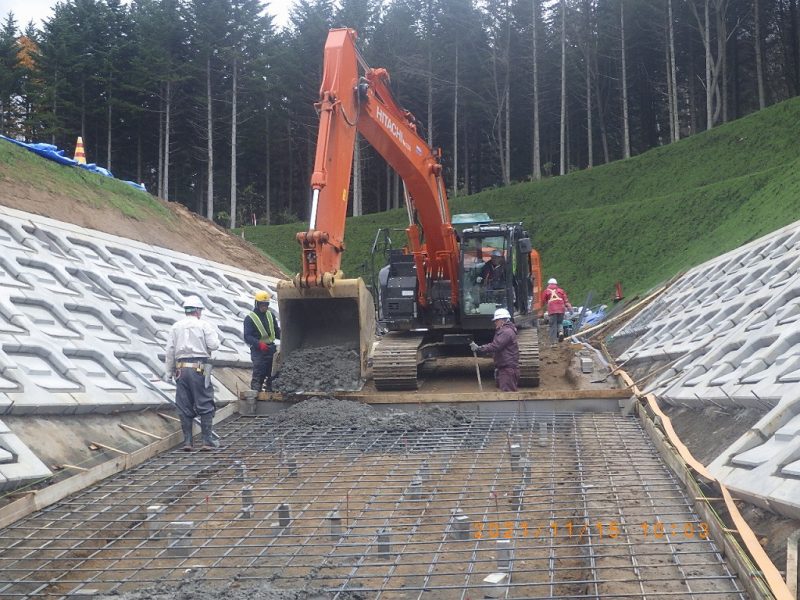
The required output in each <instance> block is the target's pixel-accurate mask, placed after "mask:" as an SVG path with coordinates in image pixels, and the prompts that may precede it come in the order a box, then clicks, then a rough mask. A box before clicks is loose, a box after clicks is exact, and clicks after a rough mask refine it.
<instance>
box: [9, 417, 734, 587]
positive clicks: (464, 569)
mask: <svg viewBox="0 0 800 600" xmlns="http://www.w3.org/2000/svg"><path fill="white" fill-rule="evenodd" d="M219 433H220V434H221V436H222V439H223V445H224V450H222V451H219V452H216V453H191V454H186V453H182V452H179V451H175V452H170V453H167V454H164V455H161V456H159V457H156V458H154V459H152V460H151V461H148V462H147V463H145V464H144V465H141V466H140V467H138V468H136V469H133V470H131V471H128V472H126V473H123V474H120V475H118V476H116V477H114V478H112V479H109V480H107V481H105V482H103V483H101V484H99V485H97V486H94V487H92V488H89V489H87V490H84V491H82V492H81V493H79V494H76V495H75V496H72V497H70V498H68V499H66V500H65V501H63V502H61V503H59V504H57V505H54V506H52V507H49V508H48V509H46V510H43V511H40V512H39V513H36V514H34V515H31V516H30V517H28V518H25V519H23V520H21V521H20V522H18V523H16V524H14V525H13V526H11V527H8V528H6V529H5V530H3V531H2V534H0V597H3V598H18V597H44V596H46V597H49V598H70V597H74V596H73V594H77V593H87V592H88V591H89V590H96V591H97V592H98V593H108V592H119V593H124V592H126V591H134V590H140V589H142V588H146V587H147V586H149V585H152V584H155V583H157V582H159V581H162V580H167V581H175V580H178V579H180V578H181V577H182V576H183V574H184V571H185V570H186V569H187V568H189V567H191V568H192V569H193V570H194V571H195V572H197V571H201V572H202V576H203V579H204V580H205V581H206V582H207V584H208V585H209V587H210V588H219V589H221V590H223V589H226V588H227V587H228V586H230V585H231V584H232V583H233V582H234V581H236V582H237V585H247V584H253V585H257V584H260V583H261V582H263V581H264V580H265V579H267V580H269V581H272V583H273V584H274V586H275V587H277V588H286V589H294V588H301V587H304V586H308V585H313V587H314V588H315V589H319V590H322V591H326V592H327V593H328V595H329V596H330V597H331V598H341V599H344V598H347V597H348V592H350V591H357V592H358V593H360V594H362V595H364V597H370V598H380V599H381V600H394V599H411V598H417V599H421V598H426V599H427V598H432V599H438V598H442V599H452V598H461V599H462V600H465V599H467V598H476V597H482V596H483V595H484V594H492V595H493V597H505V598H517V599H520V598H586V597H589V598H609V597H614V598H707V597H713V598H744V597H745V596H744V592H742V590H741V587H740V586H739V584H738V582H737V580H736V577H735V576H734V575H733V574H732V573H731V571H730V569H729V568H728V566H727V565H726V564H725V562H724V559H723V558H722V556H721V555H720V553H719V551H718V549H717V547H716V546H715V544H714V543H713V542H712V541H711V540H709V539H703V538H705V537H706V536H705V535H704V531H705V530H704V528H703V524H702V523H700V522H699V521H698V518H697V515H696V514H695V513H694V511H693V509H692V507H691V504H690V503H689V501H688V500H687V498H686V496H685V494H684V493H683V491H682V490H681V488H680V487H679V485H678V483H677V481H676V480H675V479H674V478H673V476H672V474H671V473H670V472H669V470H668V469H667V468H666V467H665V466H664V464H663V463H662V462H661V460H660V458H659V457H658V455H657V453H656V451H655V449H654V447H653V446H652V444H651V443H650V441H649V440H648V439H647V438H646V435H645V433H644V432H643V431H642V429H641V427H640V426H639V423H638V421H637V420H636V419H634V418H630V417H623V416H621V415H619V414H616V413H526V414H522V413H521V412H519V411H518V412H517V413H496V414H490V415H480V414H473V415H472V416H471V420H470V421H469V422H468V423H465V424H464V425H463V426H461V427H458V428H451V429H428V430H423V431H415V430H403V431H391V432H387V431H369V430H359V429H356V428H352V429H351V428H344V427H331V428H323V427H318V428H311V427H291V426H289V425H287V424H285V423H284V424H282V425H276V424H274V422H273V421H271V420H269V419H268V418H259V417H256V418H252V417H237V418H235V419H232V420H230V421H228V422H227V423H226V424H224V425H223V426H222V427H221V428H220V432H219ZM512 439H514V440H516V441H518V442H520V444H519V445H520V446H521V447H522V449H523V451H522V456H523V457H525V458H527V459H528V460H530V480H529V481H528V482H527V483H525V482H524V481H523V478H524V472H523V470H522V469H521V468H519V464H514V457H512V455H511V440H512ZM419 480H421V484H419ZM245 486H247V488H248V490H249V492H248V490H243V487H245ZM250 503H251V504H250ZM282 503H286V504H288V505H289V507H290V512H291V514H290V516H289V522H288V523H289V524H288V525H287V524H286V522H285V521H284V519H285V518H286V515H285V514H280V511H279V510H278V506H279V505H280V504H282ZM153 505H159V506H162V507H164V508H163V512H162V513H160V514H159V516H158V520H153V519H150V520H148V517H147V514H148V513H147V510H148V507H151V506H153ZM456 510H460V511H462V514H465V515H467V516H468V517H469V518H470V519H471V521H472V527H471V531H470V532H469V536H468V538H467V539H457V537H456V536H455V535H454V530H453V522H454V521H453V519H454V511H456ZM333 511H338V512H339V514H340V515H341V516H342V518H343V521H344V527H343V528H342V531H341V535H339V534H332V533H331V525H330V521H329V519H328V516H329V515H330V513H331V512H333ZM185 521H191V522H192V523H193V524H192V526H191V527H190V529H189V531H191V537H190V538H180V537H177V538H176V537H173V538H172V539H165V533H166V532H167V531H168V530H169V531H174V529H175V528H174V527H169V526H167V525H168V524H169V523H173V522H185ZM384 528H390V529H391V534H390V539H389V543H388V544H387V539H386V538H385V537H382V536H380V535H379V533H378V530H380V529H384ZM171 544H175V545H174V546H172V547H171ZM184 544H185V545H186V546H185V547H184V546H183V545H184ZM501 545H502V546H507V548H503V549H501V548H500V546H501ZM387 546H388V547H387ZM501 554H503V555H505V556H507V558H508V561H507V562H506V564H503V565H499V564H498V558H499V557H500V555H501ZM501 567H502V568H501ZM498 572H500V573H504V574H505V575H506V580H505V581H504V582H503V583H502V584H500V585H495V584H492V583H486V582H485V581H484V579H485V578H486V577H487V576H488V575H490V574H492V573H498Z"/></svg>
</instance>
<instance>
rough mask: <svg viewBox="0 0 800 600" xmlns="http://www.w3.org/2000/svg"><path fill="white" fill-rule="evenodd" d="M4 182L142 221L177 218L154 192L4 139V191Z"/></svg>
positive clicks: (0, 172) (0, 156)
mask: <svg viewBox="0 0 800 600" xmlns="http://www.w3.org/2000/svg"><path fill="white" fill-rule="evenodd" d="M4 183H14V184H16V185H19V186H24V187H25V188H27V189H29V190H39V191H42V192H45V193H50V194H55V195H58V196H67V197H70V198H73V199H75V200H78V201H80V202H82V203H85V204H86V205H87V206H89V207H93V208H113V209H116V210H118V211H119V212H121V213H122V214H124V215H125V216H127V217H130V218H132V219H136V220H138V221H144V220H147V219H150V218H157V219H160V220H168V221H169V220H172V219H174V215H173V214H172V213H171V212H170V210H169V208H167V206H166V205H165V204H164V203H163V202H161V201H160V200H158V199H157V198H155V197H153V196H151V195H150V194H147V193H145V192H142V191H140V190H137V189H135V188H133V187H131V186H129V185H127V184H125V183H122V182H121V181H119V180H116V179H113V178H111V177H103V176H102V175H98V174H96V173H90V172H89V171H85V170H83V169H78V168H75V167H68V166H65V165H60V164H58V163H55V162H53V161H50V160H45V159H43V158H41V157H40V156H38V155H36V154H33V153H32V152H29V151H28V150H26V149H25V148H22V147H20V146H17V145H15V144H12V143H11V142H7V141H5V140H0V190H2V188H3V185H4Z"/></svg>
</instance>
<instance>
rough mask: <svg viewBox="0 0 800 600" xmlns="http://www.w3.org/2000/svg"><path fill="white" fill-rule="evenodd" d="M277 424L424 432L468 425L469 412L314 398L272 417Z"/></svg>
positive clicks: (436, 407)
mask: <svg viewBox="0 0 800 600" xmlns="http://www.w3.org/2000/svg"><path fill="white" fill-rule="evenodd" d="M269 418H270V419H271V420H273V421H275V422H277V423H284V422H286V423H291V424H292V426H295V427H298V426H305V427H349V428H350V429H352V430H356V431H424V430H426V429H441V428H444V429H448V428H451V427H460V426H463V425H465V424H469V423H470V420H471V416H470V414H469V413H466V412H464V411H460V410H457V409H455V408H450V407H439V406H434V407H430V408H424V409H420V410H415V411H411V412H405V411H393V412H389V413H387V412H383V411H378V410H376V409H374V408H372V407H371V406H369V405H368V404H362V403H361V402H353V401H350V400H337V399H335V398H322V397H315V398H310V399H308V400H305V401H303V402H300V403H298V404H295V405H294V406H292V407H291V408H288V409H287V410H285V411H283V412H280V413H278V414H276V415H273V416H271V417H269Z"/></svg>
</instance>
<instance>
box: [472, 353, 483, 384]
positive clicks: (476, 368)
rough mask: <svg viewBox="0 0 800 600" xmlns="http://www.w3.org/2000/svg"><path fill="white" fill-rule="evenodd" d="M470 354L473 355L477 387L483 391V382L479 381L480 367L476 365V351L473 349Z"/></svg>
mask: <svg viewBox="0 0 800 600" xmlns="http://www.w3.org/2000/svg"><path fill="white" fill-rule="evenodd" d="M472 356H474V357H475V374H476V375H477V376H478V389H479V390H480V391H483V383H481V368H480V367H479V366H478V353H477V352H475V350H473V351H472Z"/></svg>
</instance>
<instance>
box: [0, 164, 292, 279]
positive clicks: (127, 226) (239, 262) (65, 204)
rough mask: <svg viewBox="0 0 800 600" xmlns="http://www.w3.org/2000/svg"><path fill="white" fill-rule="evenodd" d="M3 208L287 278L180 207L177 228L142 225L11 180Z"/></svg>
mask: <svg viewBox="0 0 800 600" xmlns="http://www.w3.org/2000/svg"><path fill="white" fill-rule="evenodd" d="M0 204H3V205H4V206H8V207H10V208H15V209H17V210H23V211H25V212H30V213H34V214H37V215H42V216H45V217H49V218H51V219H56V220H58V221H64V222H66V223H72V224H74V225H78V226H80V227H88V228H89V229H96V230H98V231H103V232H105V233H110V234H113V235H119V236H122V237H126V238H130V239H134V240H137V241H140V242H144V243H146V244H153V245H155V246H161V247H162V248H169V249H170V250H176V251H178V252H185V253H187V254H193V255H195V256H200V257H203V258H206V259H208V260H213V261H217V262H221V263H223V264H227V265H232V266H235V267H239V268H242V269H248V270H250V271H255V272H256V273H262V274H264V275H272V276H274V277H281V278H283V277H285V275H284V274H283V273H282V272H281V270H280V269H279V268H278V267H277V266H275V265H274V264H272V263H271V262H270V261H269V259H268V258H267V257H266V256H264V254H262V253H261V252H260V251H259V250H258V249H257V248H256V247H255V246H253V245H252V244H249V243H248V242H246V241H245V240H243V239H241V238H239V237H237V236H235V235H232V234H230V233H229V232H228V231H226V230H225V229H223V228H222V227H219V226H218V225H216V224H214V223H212V222H211V221H208V220H207V219H204V218H203V217H201V216H199V215H197V214H195V213H193V212H191V211H190V210H188V209H187V208H186V207H184V206H183V205H182V204H178V203H177V202H166V203H165V205H166V206H167V207H168V208H169V210H170V211H171V212H172V214H173V215H174V217H175V218H174V219H172V220H171V222H169V221H167V220H165V219H163V218H155V217H152V218H149V219H146V220H137V219H133V218H131V217H128V216H126V215H124V214H123V213H121V212H120V211H119V210H117V209H115V208H113V207H111V206H103V207H97V206H93V205H91V204H89V203H86V202H81V201H78V200H76V199H74V198H72V197H70V196H68V195H65V194H59V193H57V192H54V191H48V190H43V189H35V188H33V187H31V186H29V185H21V184H20V183H18V182H15V181H13V180H5V181H3V190H2V195H0ZM298 252H299V250H298Z"/></svg>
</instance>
